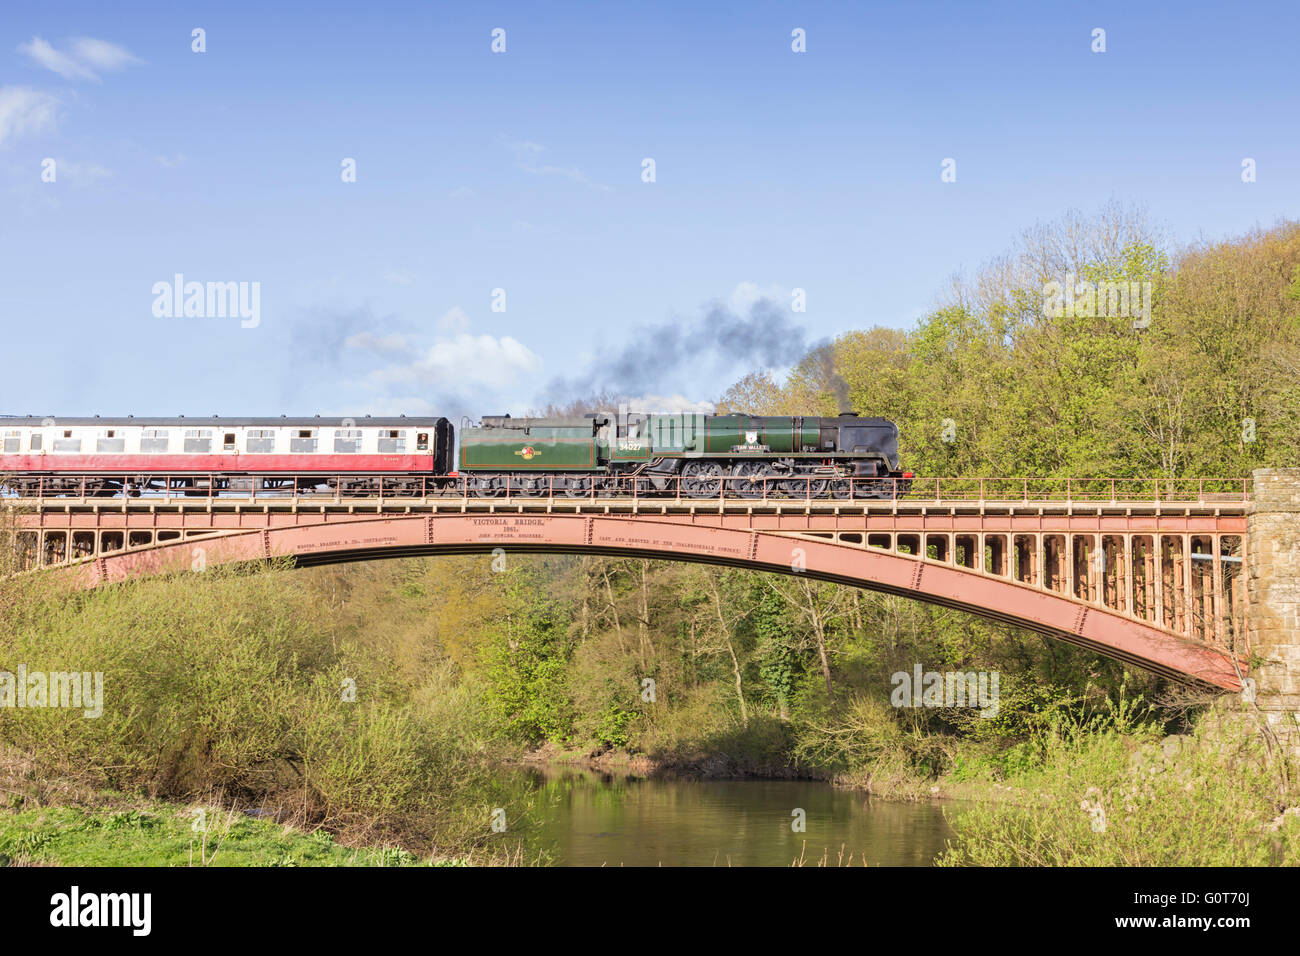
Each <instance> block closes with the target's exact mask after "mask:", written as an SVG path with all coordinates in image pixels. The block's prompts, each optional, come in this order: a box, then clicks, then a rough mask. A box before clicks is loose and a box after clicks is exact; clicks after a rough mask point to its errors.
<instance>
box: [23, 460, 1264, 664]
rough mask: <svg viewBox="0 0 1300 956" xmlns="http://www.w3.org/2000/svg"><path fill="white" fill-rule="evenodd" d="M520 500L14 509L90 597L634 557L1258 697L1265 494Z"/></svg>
mask: <svg viewBox="0 0 1300 956" xmlns="http://www.w3.org/2000/svg"><path fill="white" fill-rule="evenodd" d="M340 477H342V478H344V479H346V477H347V476H340ZM339 484H340V485H342V486H345V485H346V482H345V481H344V482H340V483H339ZM252 487H254V488H256V487H258V483H257V482H256V481H254V482H252ZM520 492H521V493H514V492H511V491H507V492H506V493H505V495H504V496H502V497H495V498H482V497H475V496H473V495H472V494H471V493H470V491H469V489H468V488H467V487H465V485H464V484H463V483H462V484H461V485H460V486H454V485H453V486H451V487H447V486H435V485H434V483H433V482H432V480H430V482H429V484H428V486H427V487H424V488H422V489H417V490H415V491H414V492H412V491H411V490H410V489H405V493H404V494H403V495H400V496H399V495H392V496H386V495H384V494H382V493H381V494H379V495H371V496H368V497H348V496H347V495H346V494H338V493H315V492H305V491H303V492H300V491H299V490H298V489H297V488H296V487H295V488H291V489H284V490H280V491H274V492H271V491H261V492H259V491H246V492H234V493H232V492H221V493H216V494H207V493H204V494H203V496H199V497H195V496H193V493H192V492H191V493H190V494H184V493H173V494H159V495H156V496H154V497H136V498H131V497H115V498H96V497H77V496H75V495H74V496H66V495H62V496H52V497H36V498H24V499H18V498H8V499H2V500H0V507H3V508H4V509H5V510H6V511H8V512H9V513H10V514H11V516H12V518H13V520H12V522H11V527H12V528H13V529H14V533H15V534H16V536H17V539H18V544H19V548H20V553H21V554H22V555H23V561H24V565H25V566H26V567H27V568H32V569H35V568H60V569H62V571H61V573H63V574H67V575H71V576H72V577H73V578H74V581H75V583H76V584H77V585H78V586H82V587H97V586H100V585H103V584H108V583H111V582H117V581H124V580H127V579H130V578H136V577H140V576H144V575H151V574H159V573H180V572H189V571H192V570H197V569H199V568H206V567H210V566H213V565H216V564H221V563H225V562H248V561H258V560H263V559H269V558H274V557H277V556H288V557H290V558H292V559H293V561H294V562H295V563H296V564H298V565H300V566H307V565H317V564H328V563H338V562H345V561H358V560H371V559H379V558H392V557H407V556H419V555H435V554H452V553H467V552H490V551H493V550H495V549H498V548H500V549H504V550H505V551H507V552H572V553H600V554H615V555H632V556H638V557H645V558H659V559H670V560H687V561H701V562H706V563H710V564H720V565H733V566H737V567H745V568H752V569H756V570H763V571H774V572H782V573H787V574H807V575H808V576H809V577H813V578H818V579H823V580H827V581H836V582H839V583H843V584H849V585H854V586H857V587H862V588H867V589H870V590H874V591H881V592H885V593H889V594H895V595H902V596H905V597H910V598H915V599H916V600H920V601H926V602H930V603H933V604H938V605H943V606H946V607H950V608H956V609H960V610H963V611H968V612H970V613H972V614H977V615H981V616H983V617H985V618H991V619H994V620H998V621H1003V622H1006V623H1010V624H1014V625H1017V626H1020V627H1024V628H1028V629H1030V630H1033V631H1037V632H1039V633H1041V634H1044V635H1048V636H1050V637H1053V638H1057V639H1060V640H1063V641H1067V642H1069V643H1071V644H1075V645H1079V646H1081V647H1085V648H1089V649H1091V650H1093V651H1096V652H1098V653H1100V654H1103V655H1106V656H1108V657H1111V658H1115V659H1118V660H1121V661H1125V662H1127V663H1130V664H1133V665H1136V666H1138V667H1142V668H1146V669H1148V670H1151V671H1155V672H1158V673H1161V674H1164V675H1167V676H1170V677H1173V678H1175V679H1179V680H1183V681H1188V682H1192V683H1197V684H1202V685H1209V686H1214V687H1219V688H1225V689H1234V690H1235V689H1239V688H1240V687H1241V686H1242V680H1243V675H1244V674H1245V673H1246V670H1247V660H1248V658H1249V656H1250V649H1249V647H1248V646H1247V630H1246V587H1245V582H1246V578H1245V573H1244V571H1245V567H1246V563H1247V561H1248V555H1246V554H1245V553H1244V551H1245V545H1246V531H1247V518H1248V513H1249V510H1250V503H1251V483H1250V479H1233V480H1214V481H1211V480H1208V479H1182V480H1175V481H1164V480H1161V481H1135V480H1128V479H1115V480H1108V479H1092V480H1086V481H1079V480H1066V479H1061V480H1055V479H1050V480H1049V479H1041V480H1039V479H1021V478H1017V479H933V478H932V479H917V480H916V481H915V482H913V483H912V486H911V489H910V490H909V491H908V493H907V494H905V495H903V496H902V497H900V498H898V499H893V500H891V499H879V498H864V499H858V498H855V497H852V496H850V497H848V498H841V499H813V498H807V497H805V498H798V497H793V498H792V497H788V496H777V495H775V494H774V493H769V492H768V491H762V492H761V493H758V494H755V493H754V492H753V487H752V485H750V486H748V492H749V493H748V494H747V495H740V494H736V493H735V489H728V488H725V487H724V488H722V489H721V490H720V492H719V494H718V495H717V496H716V497H713V498H705V499H700V498H692V497H689V496H688V495H684V494H683V493H682V490H681V489H680V488H675V487H670V488H669V489H668V490H667V491H666V492H665V491H662V490H661V491H658V492H656V493H654V494H653V495H651V494H646V493H645V491H644V486H643V485H642V484H638V483H636V482H629V483H627V484H625V485H623V486H621V487H620V486H612V487H607V488H605V489H602V490H600V491H596V490H594V489H593V491H592V492H591V494H590V495H588V496H586V497H576V498H575V497H571V496H568V495H564V494H558V495H557V494H555V493H552V492H550V491H549V490H548V489H528V493H526V494H525V493H522V492H523V489H520Z"/></svg>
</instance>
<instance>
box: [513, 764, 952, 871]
mask: <svg viewBox="0 0 1300 956" xmlns="http://www.w3.org/2000/svg"><path fill="white" fill-rule="evenodd" d="M527 775H528V778H529V781H530V782H531V784H532V785H533V786H534V787H536V788H537V789H536V790H535V791H534V793H533V799H532V802H533V811H532V813H530V814H529V822H528V823H526V824H524V825H525V827H526V832H525V834H524V837H525V842H526V844H527V845H528V846H529V847H530V848H531V849H532V850H533V851H537V850H541V851H543V852H545V853H546V854H547V855H548V856H549V861H550V862H551V863H554V864H556V865H559V866H620V865H622V866H658V865H663V866H789V865H791V864H792V863H794V862H795V861H797V860H802V861H803V864H804V865H806V866H814V865H817V864H818V863H819V862H821V861H822V860H823V859H825V860H826V862H828V863H829V864H830V865H837V864H839V863H840V862H841V861H842V862H844V863H848V862H850V856H851V862H852V864H853V865H855V866H856V865H860V864H861V863H862V862H863V861H864V860H865V862H866V863H867V864H868V865H880V866H929V865H931V864H932V863H933V861H934V858H935V856H936V855H937V854H938V853H939V852H940V851H941V850H942V849H943V847H944V844H945V843H946V841H947V839H948V837H949V835H950V833H951V831H950V829H949V827H948V824H947V821H946V820H945V819H944V815H943V809H942V808H941V807H940V806H937V805H934V804H930V803H895V802H891V801H887V800H880V799H876V798H871V797H868V796H867V795H866V794H863V793H859V792H854V791H848V790H837V789H835V788H834V787H832V786H830V785H829V784H826V783H821V782H818V781H809V780H752V779H751V780H683V779H658V778H645V777H629V776H619V775H613V774H604V773H597V772H593V771H584V770H571V769H567V768H566V769H563V770H552V769H547V770H529V771H527ZM800 824H802V829H800Z"/></svg>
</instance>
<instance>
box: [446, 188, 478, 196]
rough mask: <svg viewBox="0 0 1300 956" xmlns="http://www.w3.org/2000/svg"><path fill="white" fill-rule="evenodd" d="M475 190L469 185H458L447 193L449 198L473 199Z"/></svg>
mask: <svg viewBox="0 0 1300 956" xmlns="http://www.w3.org/2000/svg"><path fill="white" fill-rule="evenodd" d="M475 195H476V194H475V192H474V190H473V189H471V188H470V187H469V186H457V187H456V188H455V189H453V190H452V191H451V192H449V193H447V198H448V199H472V198H474V196H475Z"/></svg>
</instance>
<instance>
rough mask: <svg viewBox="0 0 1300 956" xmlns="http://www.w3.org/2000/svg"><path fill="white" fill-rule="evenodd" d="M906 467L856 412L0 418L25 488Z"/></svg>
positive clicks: (859, 485) (608, 485) (370, 486)
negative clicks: (472, 419) (458, 424)
mask: <svg viewBox="0 0 1300 956" xmlns="http://www.w3.org/2000/svg"><path fill="white" fill-rule="evenodd" d="M457 437H459V447H458V448H457ZM912 477H913V476H912V473H911V472H905V471H900V470H899V460H898V428H897V426H895V425H894V423H893V422H891V421H888V420H887V419H884V418H864V417H860V416H858V415H857V414H856V413H853V412H847V413H844V414H841V415H839V416H837V417H815V416H770V415H769V416H758V415H738V414H737V415H700V414H671V415H662V414H641V413H632V412H628V411H626V410H620V411H619V412H617V413H613V412H609V413H595V414H588V415H584V416H581V417H573V418H512V417H510V416H509V415H495V416H486V417H484V418H483V419H482V420H481V421H480V422H479V423H478V424H477V425H470V424H469V423H466V424H465V425H464V426H463V427H462V428H461V429H460V432H459V436H457V432H456V429H455V428H454V427H453V426H452V424H451V422H450V421H449V420H448V419H446V418H407V417H405V416H401V417H397V418H371V417H369V416H366V417H364V418H357V419H352V418H320V417H315V418H287V417H283V416H282V417H280V418H218V417H213V418H211V419H189V418H184V417H178V418H134V417H127V418H99V417H94V418H61V419H55V418H44V419H39V418H13V417H11V418H0V487H3V488H4V489H5V490H7V491H8V492H10V493H11V494H18V495H21V496H32V495H37V494H40V495H46V496H49V495H79V496H88V495H89V496H111V495H117V494H128V495H139V494H142V493H153V492H164V491H165V492H168V493H172V492H178V493H182V494H191V495H211V494H218V493H221V492H227V491H228V492H248V491H256V492H263V491H272V492H274V491H283V492H293V493H299V494H302V493H310V492H319V491H325V492H330V493H333V494H348V495H366V494H376V493H383V494H385V495H429V494H456V495H460V494H469V495H473V496H479V497H497V496H505V495H511V496H521V497H527V496H537V495H567V496H570V497H575V498H582V497H588V496H591V495H597V494H600V495H609V494H638V495H672V496H682V497H690V498H717V497H719V496H734V497H742V498H761V497H790V498H805V497H807V498H893V497H897V496H901V495H903V494H906V493H907V492H908V490H910V487H911V479H912Z"/></svg>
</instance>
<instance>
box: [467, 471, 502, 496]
mask: <svg viewBox="0 0 1300 956" xmlns="http://www.w3.org/2000/svg"><path fill="white" fill-rule="evenodd" d="M503 490H504V489H502V488H499V487H497V484H496V482H495V481H494V480H493V479H492V478H490V477H486V476H483V477H480V476H477V475H476V476H475V477H473V478H471V479H470V480H469V493H470V494H471V495H473V496H474V497H475V498H498V497H500V496H501V493H502V491H503Z"/></svg>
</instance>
